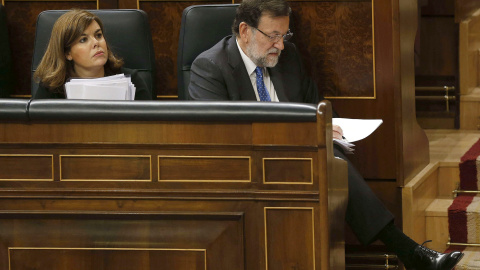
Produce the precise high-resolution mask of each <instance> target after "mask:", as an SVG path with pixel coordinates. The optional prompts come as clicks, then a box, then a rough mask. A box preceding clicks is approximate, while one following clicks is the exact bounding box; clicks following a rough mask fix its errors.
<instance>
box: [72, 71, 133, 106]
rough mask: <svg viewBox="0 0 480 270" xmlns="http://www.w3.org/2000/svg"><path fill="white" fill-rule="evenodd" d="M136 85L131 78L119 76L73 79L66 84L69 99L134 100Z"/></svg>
mask: <svg viewBox="0 0 480 270" xmlns="http://www.w3.org/2000/svg"><path fill="white" fill-rule="evenodd" d="M135 90H136V88H135V85H134V84H133V83H132V80H131V78H130V76H125V74H117V75H113V76H108V77H102V78H95V79H76V78H74V79H71V80H70V81H69V82H67V83H65V96H66V97H67V99H95V100H134V99H135Z"/></svg>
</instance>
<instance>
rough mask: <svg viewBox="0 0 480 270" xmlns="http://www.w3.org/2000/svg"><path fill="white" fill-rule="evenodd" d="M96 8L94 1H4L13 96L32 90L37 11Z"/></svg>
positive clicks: (24, 94)
mask: <svg viewBox="0 0 480 270" xmlns="http://www.w3.org/2000/svg"><path fill="white" fill-rule="evenodd" d="M74 7H75V8H82V9H97V1H79V2H73V1H10V0H6V1H5V8H6V12H7V25H8V37H9V40H10V49H11V51H12V61H13V74H14V77H15V80H14V83H15V88H14V90H13V93H12V94H13V95H14V96H29V95H30V94H31V93H30V91H31V79H30V78H31V76H32V75H31V68H32V58H33V45H34V41H35V23H36V21H37V17H38V14H40V12H42V11H44V10H49V9H71V8H74Z"/></svg>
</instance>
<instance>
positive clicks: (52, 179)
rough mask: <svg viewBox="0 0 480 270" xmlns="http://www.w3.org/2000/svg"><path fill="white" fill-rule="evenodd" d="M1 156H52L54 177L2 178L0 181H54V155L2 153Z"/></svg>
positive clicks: (53, 173)
mask: <svg viewBox="0 0 480 270" xmlns="http://www.w3.org/2000/svg"><path fill="white" fill-rule="evenodd" d="M0 157H50V158H51V161H52V165H51V169H52V178H51V179H0V181H54V179H55V177H54V175H55V170H54V168H53V155H43V154H0Z"/></svg>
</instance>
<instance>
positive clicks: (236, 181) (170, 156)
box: [157, 155, 252, 183]
mask: <svg viewBox="0 0 480 270" xmlns="http://www.w3.org/2000/svg"><path fill="white" fill-rule="evenodd" d="M160 158H185V159H187V158H210V159H214V158H217V159H248V179H247V180H207V179H205V180H188V179H175V180H162V179H160ZM157 162H158V164H157V165H158V166H157V167H158V182H203V183H250V182H252V158H251V157H250V156H173V155H159V156H158V160H157Z"/></svg>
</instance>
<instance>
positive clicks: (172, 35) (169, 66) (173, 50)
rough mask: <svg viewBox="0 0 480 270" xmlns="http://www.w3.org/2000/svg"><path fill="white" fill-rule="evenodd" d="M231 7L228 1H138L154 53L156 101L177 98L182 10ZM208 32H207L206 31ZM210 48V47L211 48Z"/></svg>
mask: <svg viewBox="0 0 480 270" xmlns="http://www.w3.org/2000/svg"><path fill="white" fill-rule="evenodd" d="M212 3H214V4H221V3H224V4H231V3H232V2H231V1H200V2H197V1H139V8H140V9H142V10H144V11H145V12H146V13H147V14H148V17H149V21H150V29H151V31H152V38H153V47H154V50H155V60H156V63H157V65H156V76H155V80H156V82H155V89H156V90H157V96H158V98H177V96H178V94H177V92H178V91H177V48H178V38H179V34H180V25H181V21H182V12H183V10H184V9H185V8H186V7H188V6H191V5H201V4H212ZM205 31H208V29H205ZM212 45H213V44H212Z"/></svg>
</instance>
